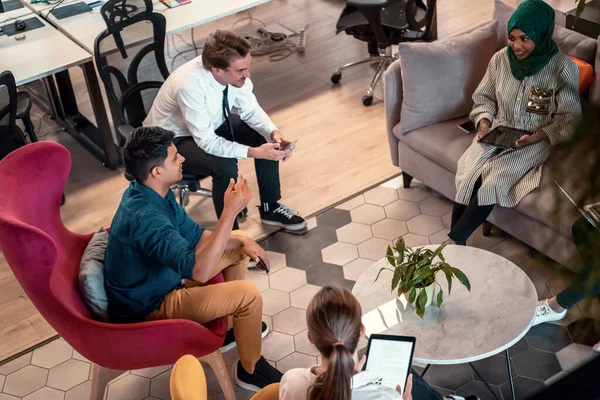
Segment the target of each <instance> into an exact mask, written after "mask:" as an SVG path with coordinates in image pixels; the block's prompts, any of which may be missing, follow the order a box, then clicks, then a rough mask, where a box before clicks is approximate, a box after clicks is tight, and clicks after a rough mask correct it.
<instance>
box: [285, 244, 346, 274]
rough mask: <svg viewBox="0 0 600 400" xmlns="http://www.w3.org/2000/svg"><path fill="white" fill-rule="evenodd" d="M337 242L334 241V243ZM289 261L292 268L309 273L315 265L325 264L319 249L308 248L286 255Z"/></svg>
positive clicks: (304, 247)
mask: <svg viewBox="0 0 600 400" xmlns="http://www.w3.org/2000/svg"><path fill="white" fill-rule="evenodd" d="M336 241H337V238H336V240H335V241H334V243H335V242H336ZM286 257H287V260H288V264H289V265H288V266H289V267H291V268H296V269H301V270H303V271H307V270H309V269H310V268H312V267H313V266H315V265H318V264H320V263H322V262H323V258H322V257H321V252H320V251H319V249H312V248H310V247H308V246H303V247H300V248H299V249H296V250H294V251H292V252H290V253H288V254H286Z"/></svg>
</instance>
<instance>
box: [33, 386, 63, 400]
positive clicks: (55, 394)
mask: <svg viewBox="0 0 600 400" xmlns="http://www.w3.org/2000/svg"><path fill="white" fill-rule="evenodd" d="M64 398H65V392H63V391H61V390H58V389H53V388H51V387H47V386H46V387H43V388H41V389H40V390H37V391H35V392H33V393H31V394H29V395H27V396H25V397H23V400H63V399H64Z"/></svg>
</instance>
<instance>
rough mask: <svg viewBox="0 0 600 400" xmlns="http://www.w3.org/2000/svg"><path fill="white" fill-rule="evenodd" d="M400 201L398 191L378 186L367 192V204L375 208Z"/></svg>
mask: <svg viewBox="0 0 600 400" xmlns="http://www.w3.org/2000/svg"><path fill="white" fill-rule="evenodd" d="M395 200H398V193H397V192H396V189H391V188H387V187H383V186H378V187H376V188H374V189H371V190H369V191H368V192H365V202H366V203H367V204H373V205H375V206H387V205H388V204H390V203H391V202H393V201H395Z"/></svg>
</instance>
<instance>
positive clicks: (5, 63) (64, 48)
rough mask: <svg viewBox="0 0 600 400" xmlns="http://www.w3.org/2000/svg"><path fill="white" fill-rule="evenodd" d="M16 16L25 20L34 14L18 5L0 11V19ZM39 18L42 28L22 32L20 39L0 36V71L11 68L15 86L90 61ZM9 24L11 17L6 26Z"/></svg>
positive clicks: (82, 50)
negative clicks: (9, 9)
mask: <svg viewBox="0 0 600 400" xmlns="http://www.w3.org/2000/svg"><path fill="white" fill-rule="evenodd" d="M17 17H19V18H20V19H28V18H31V17H36V15H35V14H34V13H32V12H31V11H30V10H28V9H27V8H20V9H18V10H13V11H9V12H7V13H3V14H0V22H2V21H5V20H6V18H17ZM36 18H38V19H40V18H39V17H36ZM40 20H41V19H40ZM41 21H42V23H43V24H44V27H42V28H38V29H34V30H31V31H27V32H25V33H24V34H25V35H26V37H25V39H23V40H18V41H17V40H15V36H7V35H2V36H0V71H5V70H10V71H12V73H13V75H14V76H15V80H16V82H17V86H19V85H23V84H25V83H29V82H32V81H35V80H37V79H40V78H44V77H46V76H49V75H52V74H54V73H57V72H60V71H63V70H65V69H67V68H70V67H72V66H75V65H80V64H82V63H85V62H87V61H90V60H91V55H90V54H89V53H88V52H87V51H85V50H84V49H82V48H81V47H79V46H78V45H77V44H75V43H74V42H73V41H71V39H69V38H68V37H66V36H65V35H63V34H62V33H60V32H59V31H58V30H56V29H55V28H54V27H53V26H51V25H49V24H48V22H46V21H44V20H41ZM11 23H14V20H11V21H9V22H8V23H7V25H8V24H11ZM2 25H4V24H3V23H2Z"/></svg>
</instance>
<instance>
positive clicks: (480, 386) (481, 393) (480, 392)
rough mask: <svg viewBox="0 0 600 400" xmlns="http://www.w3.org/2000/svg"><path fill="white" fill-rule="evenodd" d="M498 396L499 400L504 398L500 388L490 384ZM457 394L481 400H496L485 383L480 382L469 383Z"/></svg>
mask: <svg viewBox="0 0 600 400" xmlns="http://www.w3.org/2000/svg"><path fill="white" fill-rule="evenodd" d="M488 383H489V382H488ZM489 385H490V387H491V388H492V390H493V391H494V393H496V396H498V398H499V399H501V398H502V395H501V394H500V388H499V387H498V386H496V385H492V384H489ZM456 394H457V395H459V396H465V397H466V396H477V397H478V398H479V400H495V398H494V396H493V395H492V393H491V392H490V390H489V389H488V388H487V387H486V386H485V384H484V383H483V382H479V381H471V382H469V383H467V384H466V385H465V386H463V387H461V388H460V389H458V390H457V391H456Z"/></svg>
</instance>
